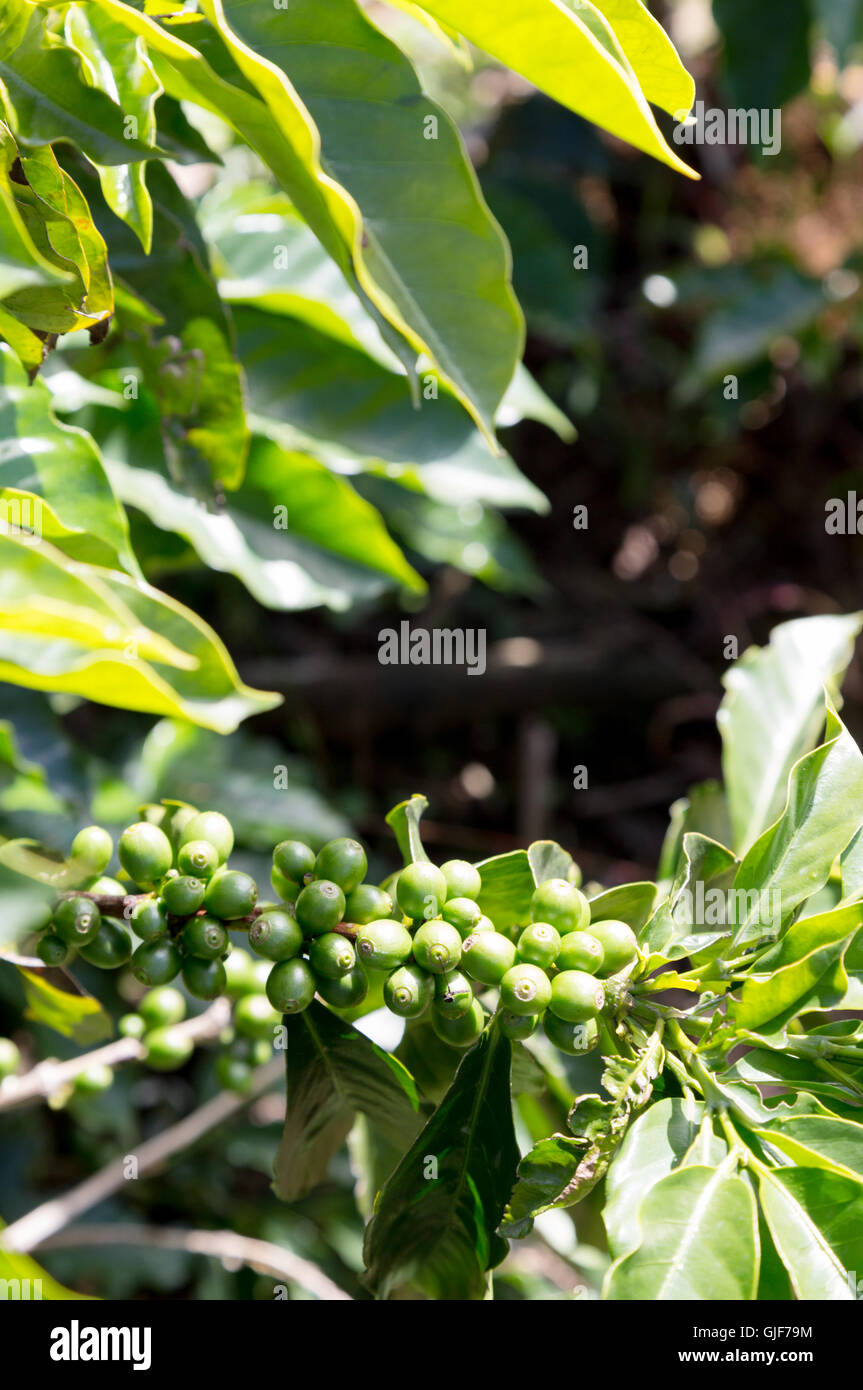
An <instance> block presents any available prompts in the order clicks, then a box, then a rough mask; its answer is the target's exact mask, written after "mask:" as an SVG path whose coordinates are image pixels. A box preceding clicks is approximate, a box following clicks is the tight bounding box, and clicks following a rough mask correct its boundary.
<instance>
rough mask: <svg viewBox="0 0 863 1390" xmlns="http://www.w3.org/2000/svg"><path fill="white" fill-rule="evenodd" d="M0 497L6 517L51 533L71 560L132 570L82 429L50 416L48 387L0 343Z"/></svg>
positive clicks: (124, 529)
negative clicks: (5, 447) (12, 444)
mask: <svg viewBox="0 0 863 1390" xmlns="http://www.w3.org/2000/svg"><path fill="white" fill-rule="evenodd" d="M0 437H2V438H5V439H15V440H17V441H18V443H17V447H16V448H15V449H14V451H12V450H9V451H7V452H5V453H3V454H0V502H2V503H3V504H4V517H5V520H6V521H7V523H9V522H12V523H14V524H17V525H18V527H19V528H20V529H22V530H32V531H34V532H35V534H36V535H42V536H44V537H45V538H46V539H48V540H51V541H52V542H53V543H54V544H55V545H57V547H58V548H59V549H61V550H63V551H64V553H65V554H67V555H68V556H69V557H70V558H71V559H79V560H86V561H89V562H91V563H93V564H103V565H105V564H107V565H112V564H114V565H116V564H120V565H122V566H123V568H124V569H126V571H127V572H128V573H129V574H131V575H133V576H135V575H137V574H138V573H139V571H138V566H137V563H136V561H135V558H134V556H133V554H132V551H131V548H130V544H129V526H128V522H127V520H126V516H125V513H124V511H123V509H122V507H121V506H120V504H119V503H118V501H117V498H116V496H115V495H114V492H113V490H112V488H111V484H110V483H109V481H108V478H107V476H106V474H105V470H104V467H103V465H102V461H101V459H100V457H99V452H98V450H97V448H96V446H95V445H94V443H93V441H92V440H91V439H90V437H89V436H88V435H87V434H85V433H84V431H83V430H79V429H74V428H72V427H70V426H68V425H61V424H58V422H57V421H56V420H55V419H54V416H53V414H52V412H51V402H50V396H49V393H48V390H47V389H46V387H45V386H44V385H43V384H42V383H41V382H35V383H34V384H33V385H30V383H29V382H28V381H27V377H26V373H25V372H24V370H23V369H22V368H21V367H20V366H19V365H18V363H17V362H16V361H15V358H14V357H13V354H12V352H11V351H10V350H9V348H6V347H4V346H3V345H2V344H0Z"/></svg>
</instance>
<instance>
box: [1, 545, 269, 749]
mask: <svg viewBox="0 0 863 1390" xmlns="http://www.w3.org/2000/svg"><path fill="white" fill-rule="evenodd" d="M32 540H33V538H32V537H30V538H27V537H24V536H21V535H20V534H18V535H16V534H13V533H12V532H11V531H10V532H9V533H8V534H6V535H3V534H2V533H0V598H2V604H0V679H2V680H7V681H10V682H11V683H12V684H13V685H24V686H28V687H29V688H30V689H34V690H52V691H65V692H68V693H70V694H75V695H81V696H83V697H84V698H86V699H91V700H95V701H96V702H97V703H99V704H111V705H115V706H117V707H119V708H120V709H137V710H144V711H147V712H149V713H152V714H169V715H175V716H179V717H182V718H184V719H189V720H191V721H192V722H193V723H196V724H201V725H203V726H204V727H205V728H211V729H215V730H217V731H219V732H222V733H226V732H229V731H230V730H231V729H234V728H236V726H237V725H238V724H239V723H240V721H241V720H242V719H245V718H247V717H248V716H249V715H251V714H256V713H259V712H260V711H262V710H265V709H272V708H274V707H275V706H276V705H277V704H278V703H279V702H280V700H279V697H278V696H277V695H273V694H265V693H263V692H261V691H256V690H251V689H250V688H249V687H248V686H245V685H243V684H242V682H241V681H240V679H239V677H238V675H237V672H236V670H235V668H234V666H233V663H232V662H231V660H230V657H229V656H228V654H227V652H226V651H225V649H224V647H223V646H222V644H221V642H220V641H219V639H218V638H217V637H216V634H215V633H214V632H213V631H212V629H211V628H210V627H208V626H207V624H206V623H204V622H203V621H202V620H201V619H200V618H198V617H197V616H196V615H195V614H194V613H192V612H191V611H190V610H189V609H187V608H184V607H183V605H182V604H179V603H176V602H175V601H174V600H173V599H171V598H169V597H168V596H167V595H166V594H162V593H160V592H159V591H158V590H157V589H153V588H151V587H150V586H149V585H136V584H135V583H134V582H133V581H132V580H131V579H130V578H128V576H126V575H123V574H121V573H120V572H119V571H114V570H107V569H102V568H98V567H96V566H94V565H85V564H82V563H79V562H75V561H72V560H69V559H68V558H67V557H66V556H65V555H63V554H62V553H61V552H60V551H59V550H56V549H55V548H54V547H53V546H51V545H49V544H48V543H47V542H46V541H44V540H41V541H39V540H37V543H36V544H31V543H30V541H32Z"/></svg>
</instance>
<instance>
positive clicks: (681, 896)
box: [639, 832, 737, 960]
mask: <svg viewBox="0 0 863 1390" xmlns="http://www.w3.org/2000/svg"><path fill="white" fill-rule="evenodd" d="M736 867H737V860H736V859H735V857H734V855H733V854H732V853H731V851H730V850H728V849H726V848H725V846H724V845H719V844H717V843H716V841H715V840H710V839H708V838H707V836H706V835H699V834H697V833H695V832H691V833H687V834H685V835H684V836H683V843H682V859H681V862H680V867H679V869H678V872H677V877H676V878H675V880H674V883H673V885H672V888H671V892H670V893H669V895H668V897H667V898H666V899H665V900H663V901H661V902H660V903H659V904H658V906H657V907H656V909H655V910H654V912H653V915H652V916H651V917H650V918H649V920H648V921H647V922H646V923H645V925H644V927H643V929H642V931H641V932H640V933H639V945H640V946H641V949H642V950H643V951H645V952H646V953H647V954H648V955H649V956H656V957H657V960H675V959H677V960H679V959H681V958H682V957H684V956H687V955H689V954H690V952H692V951H697V950H699V949H703V948H704V947H706V946H709V945H710V944H711V943H713V942H715V941H716V940H718V939H720V938H721V937H722V936H723V935H725V936H727V935H729V921H728V919H729V917H731V916H732V914H733V911H734V909H735V904H734V902H733V901H732V900H731V899H729V897H728V890H729V889H730V887H731V885H732V883H733V882H734V874H735V869H736Z"/></svg>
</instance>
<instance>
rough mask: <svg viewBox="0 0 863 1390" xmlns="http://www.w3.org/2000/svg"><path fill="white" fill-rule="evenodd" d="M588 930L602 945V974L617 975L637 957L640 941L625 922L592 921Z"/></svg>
mask: <svg viewBox="0 0 863 1390" xmlns="http://www.w3.org/2000/svg"><path fill="white" fill-rule="evenodd" d="M588 930H589V932H590V934H591V936H595V937H596V939H597V941H598V942H599V944H600V946H601V947H602V969H601V971H600V972H599V973H600V974H601V975H603V976H608V975H616V974H617V973H618V971H620V970H625V969H626V967H627V966H628V965H632V962H633V961H634V960H636V959H637V957H638V941H637V940H636V936H635V932H634V931H633V930H632V928H631V927H628V926H627V925H626V923H625V922H614V921H608V922H591V924H590V927H589V928H588Z"/></svg>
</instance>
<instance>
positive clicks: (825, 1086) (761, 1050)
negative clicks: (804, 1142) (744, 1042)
mask: <svg viewBox="0 0 863 1390" xmlns="http://www.w3.org/2000/svg"><path fill="white" fill-rule="evenodd" d="M756 1036H757V1035H754V1034H753V1035H751V1037H750V1039H749V1040H750V1041H751V1040H752V1038H754V1037H756ZM837 1070H838V1069H837ZM846 1074H847V1082H843V1080H842V1075H846ZM723 1076H724V1077H725V1078H726V1079H727V1080H735V1081H748V1082H756V1083H757V1084H759V1085H766V1086H772V1087H774V1088H776V1089H778V1090H781V1091H785V1092H790V1093H791V1094H799V1093H801V1092H802V1093H806V1094H809V1095H813V1096H818V1097H819V1098H820V1099H822V1100H823V1101H824V1103H825V1104H826V1105H828V1106H829V1105H830V1102H831V1101H839V1102H840V1103H843V1104H846V1105H847V1104H853V1103H854V1102H855V1101H859V1099H860V1096H861V1090H863V1086H861V1083H863V1065H861V1066H860V1067H856V1068H854V1070H853V1071H848V1068H847V1067H845V1066H843V1067H842V1072H841V1074H840V1075H836V1076H835V1077H834V1076H831V1075H826V1074H825V1075H819V1074H818V1073H817V1072H814V1071H813V1069H812V1062H811V1060H810V1059H809V1058H804V1057H794V1056H791V1055H790V1054H784V1053H782V1052H779V1051H773V1050H772V1049H768V1048H766V1047H753V1048H752V1049H751V1051H748V1052H745V1053H744V1054H743V1056H741V1057H738V1058H737V1060H736V1062H734V1063H733V1065H732V1066H730V1067H728V1069H727V1070H726V1071H725V1072H723ZM855 1087H856V1089H855Z"/></svg>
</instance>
